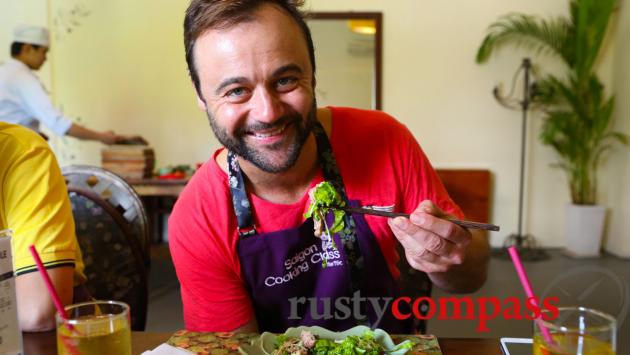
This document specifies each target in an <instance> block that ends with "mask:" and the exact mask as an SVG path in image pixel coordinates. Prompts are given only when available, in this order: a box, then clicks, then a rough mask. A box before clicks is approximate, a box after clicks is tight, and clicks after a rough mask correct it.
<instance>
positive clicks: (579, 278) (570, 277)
mask: <svg viewBox="0 0 630 355" xmlns="http://www.w3.org/2000/svg"><path fill="white" fill-rule="evenodd" d="M549 254H550V256H551V257H550V258H549V259H548V260H545V261H538V262H527V263H525V268H526V269H527V272H528V273H529V276H530V279H531V282H532V285H533V287H534V291H535V292H536V293H538V294H539V295H541V296H543V297H549V296H558V297H559V299H560V302H559V304H560V305H569V304H579V305H582V306H585V307H590V308H596V309H599V310H602V311H605V312H607V313H609V314H612V315H615V316H616V317H617V319H618V322H619V330H618V351H617V354H630V319H629V318H630V315H629V313H630V261H629V260H622V259H619V258H616V257H613V256H604V257H603V258H601V259H588V260H576V259H571V258H568V257H566V256H564V255H562V254H561V253H560V252H559V251H556V250H552V251H550V252H549ZM152 257H153V260H152V267H151V274H150V277H149V283H150V293H149V313H148V320H147V331H160V332H171V331H175V330H178V329H182V328H183V327H184V323H183V318H182V308H181V300H180V296H179V284H178V282H177V278H176V276H175V271H174V269H173V265H172V263H171V261H170V256H169V254H168V248H167V247H166V245H158V246H156V247H154V248H153V252H152ZM444 296H450V295H448V294H445V293H444V292H441V291H440V290H434V292H433V299H439V298H440V297H444ZM468 296H470V297H472V298H473V299H474V300H475V301H476V302H477V303H476V304H477V306H476V309H475V315H476V317H475V318H476V319H478V315H479V312H480V311H479V306H478V304H479V303H478V302H479V298H480V297H492V296H494V297H498V298H499V300H501V301H503V300H505V298H506V297H510V296H515V297H519V298H522V297H523V291H522V288H521V286H520V284H519V282H518V279H517V277H516V273H515V272H514V268H513V266H512V264H511V262H510V261H509V260H506V259H502V258H498V257H493V258H492V261H491V264H490V273H489V277H488V281H487V282H486V284H485V285H484V287H483V288H482V289H481V290H479V291H478V292H476V293H474V294H471V295H468ZM488 313H490V311H488ZM449 314H452V311H451V310H450V309H449ZM428 324H429V332H430V333H433V334H437V335H438V336H444V337H491V338H497V337H531V332H532V329H531V328H532V327H531V322H529V321H526V320H522V321H515V320H504V319H502V318H501V317H500V316H498V317H497V318H496V319H493V320H489V321H488V322H487V327H488V328H489V329H490V330H489V331H488V332H482V333H480V332H477V331H476V328H477V327H478V326H479V321H478V320H457V321H455V320H438V319H435V318H432V319H431V320H430V321H429V323H428Z"/></svg>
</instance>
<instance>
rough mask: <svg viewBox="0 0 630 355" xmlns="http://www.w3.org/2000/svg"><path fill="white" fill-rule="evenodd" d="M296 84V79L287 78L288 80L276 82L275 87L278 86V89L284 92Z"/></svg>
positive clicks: (283, 79) (282, 79)
mask: <svg viewBox="0 0 630 355" xmlns="http://www.w3.org/2000/svg"><path fill="white" fill-rule="evenodd" d="M296 83H297V79H296V78H292V77H288V78H281V79H279V80H278V82H277V85H278V89H281V90H286V89H291V88H293V87H294V86H295V84H296Z"/></svg>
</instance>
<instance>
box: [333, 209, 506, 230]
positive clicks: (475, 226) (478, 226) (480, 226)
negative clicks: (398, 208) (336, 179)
mask: <svg viewBox="0 0 630 355" xmlns="http://www.w3.org/2000/svg"><path fill="white" fill-rule="evenodd" d="M343 209H344V210H345V211H347V212H351V213H361V214H369V215H373V216H381V217H390V218H394V217H406V218H409V214H408V213H400V212H387V211H381V210H375V209H371V208H365V207H350V206H347V207H344V208H343ZM446 220H447V221H449V222H451V223H455V224H457V225H458V226H461V227H464V228H469V229H483V230H488V231H495V232H496V231H499V229H500V227H499V226H497V225H494V224H489V223H479V222H472V221H462V220H459V219H454V218H446Z"/></svg>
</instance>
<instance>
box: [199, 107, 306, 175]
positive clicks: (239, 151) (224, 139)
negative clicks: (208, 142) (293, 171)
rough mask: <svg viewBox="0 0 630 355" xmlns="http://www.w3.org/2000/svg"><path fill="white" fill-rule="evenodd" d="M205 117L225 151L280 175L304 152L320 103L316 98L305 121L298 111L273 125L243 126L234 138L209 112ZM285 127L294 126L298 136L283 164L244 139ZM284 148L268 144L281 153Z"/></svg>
mask: <svg viewBox="0 0 630 355" xmlns="http://www.w3.org/2000/svg"><path fill="white" fill-rule="evenodd" d="M206 114H207V116H208V120H209V121H210V127H212V132H214V135H215V136H216V137H217V139H218V140H219V142H220V143H221V144H222V145H223V146H224V147H225V148H227V149H228V150H230V151H232V152H233V153H235V154H236V155H238V156H240V157H241V158H243V159H245V160H247V161H248V162H250V163H252V164H254V166H256V167H257V168H259V169H260V170H262V171H265V172H268V173H281V172H285V171H287V170H289V168H291V167H292V166H293V165H294V164H295V162H296V161H297V159H298V158H299V156H300V153H301V152H302V147H303V146H304V142H306V139H307V138H308V136H309V135H310V134H311V132H312V131H313V126H314V124H315V121H316V120H317V103H316V101H315V99H313V105H312V107H311V110H310V111H309V112H308V114H307V117H306V118H304V117H302V116H301V115H300V114H299V113H297V112H291V113H289V114H287V115H284V116H282V117H280V118H279V119H278V120H276V122H274V123H271V124H270V123H263V122H256V123H253V124H251V125H249V126H247V127H241V128H239V129H237V130H236V132H235V133H234V136H230V135H229V134H228V133H227V131H226V130H225V128H223V127H221V126H219V125H218V124H217V122H216V119H215V118H214V117H213V116H212V114H211V113H210V112H208V111H207V110H206ZM285 125H286V127H285V129H288V128H290V127H289V126H293V127H295V132H296V134H295V136H294V137H293V141H292V142H290V144H289V146H288V149H287V151H286V155H285V159H284V160H283V161H281V162H273V161H271V159H269V156H268V155H267V154H266V152H265V151H261V150H258V149H256V148H255V147H252V146H249V145H247V143H246V142H245V137H246V136H247V132H248V131H249V132H252V131H257V130H273V129H274V128H279V127H283V126H285ZM283 146H284V142H278V143H277V144H271V145H268V146H267V149H268V150H280V149H282V147H283Z"/></svg>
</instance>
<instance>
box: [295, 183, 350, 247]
mask: <svg viewBox="0 0 630 355" xmlns="http://www.w3.org/2000/svg"><path fill="white" fill-rule="evenodd" d="M309 196H310V198H311V204H310V206H309V207H308V211H307V212H306V213H305V214H304V217H305V218H310V217H313V220H314V221H315V222H319V223H323V224H324V227H325V228H326V232H327V234H328V235H329V236H330V237H331V238H332V235H333V233H337V232H341V231H342V230H343V228H344V223H343V217H344V215H345V212H344V210H343V207H344V206H345V205H346V202H345V201H344V200H342V199H341V196H340V195H339V193H338V192H337V191H336V190H335V188H334V187H333V186H332V184H331V183H329V182H328V181H323V182H320V183H319V184H317V185H315V187H314V188H312V189H311V191H309ZM331 210H332V211H333V214H334V216H335V219H334V222H333V224H332V226H328V224H327V223H326V220H325V218H326V215H327V214H328V212H329V211H331ZM315 234H318V233H315Z"/></svg>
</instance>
